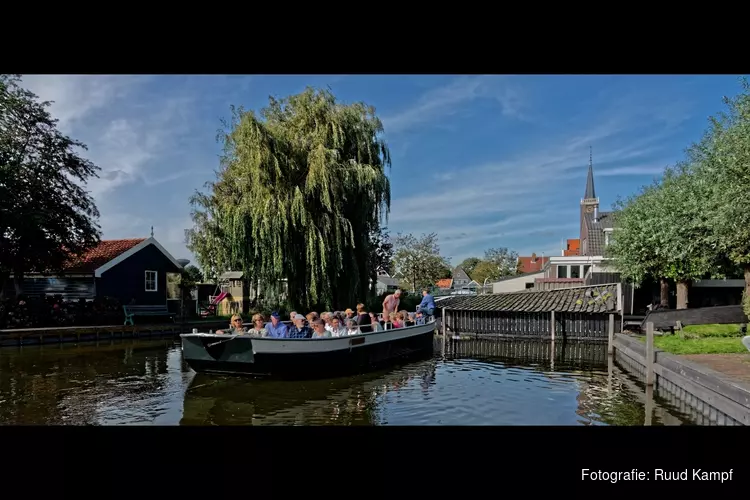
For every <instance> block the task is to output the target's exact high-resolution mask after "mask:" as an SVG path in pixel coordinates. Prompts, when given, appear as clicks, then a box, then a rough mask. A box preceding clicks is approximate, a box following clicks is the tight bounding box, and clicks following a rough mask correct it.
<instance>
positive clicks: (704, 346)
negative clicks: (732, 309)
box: [641, 325, 748, 354]
mask: <svg viewBox="0 0 750 500" xmlns="http://www.w3.org/2000/svg"><path fill="white" fill-rule="evenodd" d="M743 335H745V334H743V333H740V325H691V326H686V327H685V328H683V330H682V333H679V332H676V333H675V334H674V335H666V334H665V335H657V336H655V337H654V345H655V347H656V348H657V349H661V350H663V351H666V352H671V353H672V354H732V353H746V352H748V351H747V348H745V346H744V345H742V337H743ZM641 341H642V342H645V341H646V337H641Z"/></svg>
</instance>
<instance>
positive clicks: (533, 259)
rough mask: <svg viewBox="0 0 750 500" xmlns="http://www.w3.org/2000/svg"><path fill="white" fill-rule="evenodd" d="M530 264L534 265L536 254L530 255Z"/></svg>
mask: <svg viewBox="0 0 750 500" xmlns="http://www.w3.org/2000/svg"><path fill="white" fill-rule="evenodd" d="M531 262H533V263H534V264H536V254H535V253H532V254H531Z"/></svg>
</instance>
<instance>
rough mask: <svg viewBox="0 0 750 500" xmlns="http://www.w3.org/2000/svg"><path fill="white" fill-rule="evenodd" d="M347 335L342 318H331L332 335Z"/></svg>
mask: <svg viewBox="0 0 750 500" xmlns="http://www.w3.org/2000/svg"><path fill="white" fill-rule="evenodd" d="M345 335H346V328H344V327H343V326H341V320H340V319H338V318H337V317H335V316H334V317H333V319H332V320H331V337H343V336H345Z"/></svg>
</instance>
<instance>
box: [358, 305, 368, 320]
mask: <svg viewBox="0 0 750 500" xmlns="http://www.w3.org/2000/svg"><path fill="white" fill-rule="evenodd" d="M357 324H358V325H369V324H370V315H369V314H367V311H365V305H364V304H357Z"/></svg>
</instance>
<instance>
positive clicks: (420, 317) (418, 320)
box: [414, 311, 425, 325]
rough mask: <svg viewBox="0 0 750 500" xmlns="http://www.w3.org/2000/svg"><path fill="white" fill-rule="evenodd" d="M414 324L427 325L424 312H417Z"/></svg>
mask: <svg viewBox="0 0 750 500" xmlns="http://www.w3.org/2000/svg"><path fill="white" fill-rule="evenodd" d="M414 322H415V323H416V324H418V325H424V323H425V316H424V314H423V313H422V311H417V316H416V318H415V319H414Z"/></svg>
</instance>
